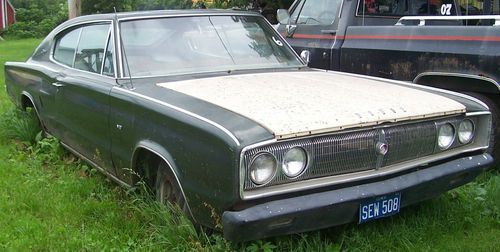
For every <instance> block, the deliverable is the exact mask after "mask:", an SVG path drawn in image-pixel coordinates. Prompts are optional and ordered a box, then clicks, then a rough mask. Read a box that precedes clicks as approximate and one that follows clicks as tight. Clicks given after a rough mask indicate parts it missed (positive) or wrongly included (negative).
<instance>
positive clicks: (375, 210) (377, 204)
mask: <svg viewBox="0 0 500 252" xmlns="http://www.w3.org/2000/svg"><path fill="white" fill-rule="evenodd" d="M400 203H401V194H400V193H394V194H388V195H384V196H380V197H376V198H373V199H370V200H367V201H365V202H363V203H361V204H360V205H359V221H358V223H360V224H361V223H364V222H367V221H371V220H376V219H379V218H383V217H387V216H391V215H394V214H397V213H399V208H400Z"/></svg>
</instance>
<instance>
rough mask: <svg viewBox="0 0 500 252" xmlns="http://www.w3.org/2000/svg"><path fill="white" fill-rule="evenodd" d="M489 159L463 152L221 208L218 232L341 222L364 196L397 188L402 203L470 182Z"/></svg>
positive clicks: (253, 234)
mask: <svg viewBox="0 0 500 252" xmlns="http://www.w3.org/2000/svg"><path fill="white" fill-rule="evenodd" d="M492 162H493V158H492V157H491V156H490V155H489V154H481V155H475V156H469V157H464V158H460V159H456V160H452V161H449V162H446V163H442V164H439V165H435V166H432V167H429V168H426V169H423V170H418V171H415V172H411V173H408V174H404V175H401V176H397V177H394V178H390V179H387V180H383V181H378V182H373V183H368V184H360V185H358V186H352V187H347V188H342V189H337V190H332V191H326V192H320V193H313V194H308V195H304V196H299V197H293V198H286V199H280V200H274V201H270V202H266V203H263V204H259V205H255V206H252V207H249V208H247V209H244V210H242V211H225V212H224V214H223V215H222V225H223V229H224V237H225V238H226V239H228V240H231V241H247V240H255V239H261V238H265V237H270V236H277V235H284V234H293V233H299V232H305V231H310V230H317V229H321V228H326V227H331V226H336V225H341V224H345V223H348V222H351V221H353V220H356V219H357V215H358V210H359V205H360V203H362V202H364V201H365V200H367V199H371V198H374V197H377V196H382V195H386V194H390V193H394V192H400V193H401V207H405V206H408V205H410V204H413V203H416V202H419V201H423V200H426V199H430V198H433V197H436V196H438V195H439V194H441V193H443V192H446V191H448V190H450V189H452V188H455V187H458V186H460V185H463V184H466V183H468V182H470V181H472V180H473V179H474V178H475V177H476V176H477V175H479V174H480V173H481V172H482V171H483V170H484V169H485V168H487V167H488V166H489V165H490V164H491V163H492Z"/></svg>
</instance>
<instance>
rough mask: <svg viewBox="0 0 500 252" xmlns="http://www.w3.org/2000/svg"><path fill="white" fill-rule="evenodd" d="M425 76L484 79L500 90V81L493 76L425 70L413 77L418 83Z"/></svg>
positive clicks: (414, 81)
mask: <svg viewBox="0 0 500 252" xmlns="http://www.w3.org/2000/svg"><path fill="white" fill-rule="evenodd" d="M425 76H449V77H461V78H469V79H476V80H482V81H486V82H490V83H491V84H493V85H495V86H496V87H497V88H498V91H500V84H498V82H497V81H495V80H494V79H492V78H488V77H484V76H479V75H472V74H463V73H445V72H425V73H420V74H419V75H417V77H415V79H413V83H415V84H418V83H417V82H418V80H420V78H422V77H425Z"/></svg>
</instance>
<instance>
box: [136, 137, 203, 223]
mask: <svg viewBox="0 0 500 252" xmlns="http://www.w3.org/2000/svg"><path fill="white" fill-rule="evenodd" d="M138 148H143V149H146V150H148V151H151V152H152V153H154V154H155V155H157V156H158V157H160V158H161V159H163V161H165V163H167V165H168V167H169V168H170V171H172V173H173V174H174V177H175V180H176V181H177V184H178V185H179V188H180V189H181V193H182V196H183V197H184V200H185V201H186V206H187V208H188V211H189V214H190V215H191V218H193V220H194V222H195V223H196V219H195V218H194V215H193V212H192V211H191V207H190V206H189V201H188V198H187V197H186V194H185V193H184V189H183V188H182V184H181V181H180V180H179V177H178V176H177V173H175V171H174V170H173V169H172V165H171V164H170V162H169V161H168V160H167V159H166V158H165V157H163V156H162V155H161V154H160V153H158V152H157V151H155V150H153V149H151V148H149V147H147V146H144V145H138V146H137V147H136V150H137V149H138ZM134 153H135V151H134ZM132 156H134V155H132ZM132 162H133V160H132V161H131V162H130V163H131V166H130V167H133V166H132Z"/></svg>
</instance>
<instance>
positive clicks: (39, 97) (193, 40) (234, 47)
mask: <svg viewBox="0 0 500 252" xmlns="http://www.w3.org/2000/svg"><path fill="white" fill-rule="evenodd" d="M5 73H6V75H5V76H6V89H7V92H8V94H9V96H10V97H11V98H12V100H13V101H14V102H15V103H16V104H17V105H18V106H19V107H20V108H23V109H26V108H28V107H32V108H33V110H34V111H36V115H37V116H38V118H39V120H40V122H41V124H42V126H43V130H44V131H45V132H47V133H48V134H51V135H53V136H55V137H57V138H58V139H60V141H61V144H62V145H63V146H65V147H66V148H67V149H69V150H70V151H72V152H73V153H75V154H76V155H78V156H80V157H81V158H82V159H84V160H86V161H87V162H89V163H90V164H91V165H93V166H95V167H96V168H97V169H99V170H100V171H102V172H103V173H105V174H106V175H107V176H109V177H111V178H112V179H114V180H116V181H117V182H118V183H120V184H122V185H124V186H133V185H134V184H135V183H137V182H138V181H144V182H145V183H146V184H147V185H148V186H150V188H151V189H152V191H153V192H154V193H155V194H156V197H157V198H158V199H159V200H160V201H161V202H171V203H174V204H177V205H178V206H179V207H180V208H181V209H182V210H183V211H184V212H185V214H186V215H187V216H188V218H190V219H191V220H192V221H193V222H194V223H196V224H197V225H200V226H202V227H208V228H212V229H219V230H222V231H223V233H224V236H225V237H226V238H227V239H230V240H233V241H243V240H251V239H258V238H263V237H268V236H274V235H281V234H290V233H296V232H303V231H308V230H314V229H320V228H325V227H330V226H334V225H339V224H343V223H348V222H351V221H357V222H359V223H364V222H366V221H370V220H374V219H378V218H381V217H385V216H390V215H393V214H396V213H398V212H399V211H400V208H402V207H405V206H408V205H410V204H413V203H416V202H419V201H422V200H425V199H429V198H431V197H435V196H437V195H439V194H440V193H443V192H445V191H447V190H449V189H451V188H454V187H457V186H460V185H462V184H464V183H467V182H469V181H471V180H472V179H474V178H475V177H476V176H477V175H478V174H479V173H480V172H481V171H483V170H484V169H485V168H486V167H487V166H488V165H489V164H491V162H492V158H491V156H490V155H488V154H487V153H486V152H485V149H486V148H487V147H488V142H489V136H490V128H491V126H490V124H491V115H490V113H489V111H488V108H487V106H486V105H484V104H483V103H481V102H480V101H478V100H476V99H474V98H471V97H468V96H465V95H462V94H458V93H452V92H448V91H444V90H439V89H431V88H426V87H421V86H416V85H412V84H407V83H403V82H396V81H389V80H384V79H377V78H372V77H366V76H358V75H352V74H345V73H337V72H331V71H323V70H321V71H320V70H314V69H310V68H308V67H307V66H306V65H305V64H304V61H302V59H301V58H300V57H298V56H297V55H296V54H295V53H294V52H293V50H292V49H291V48H290V46H289V45H288V44H287V43H286V41H285V40H284V39H283V38H282V37H281V36H280V35H279V34H278V33H277V32H276V31H274V30H273V28H272V26H271V25H270V24H269V23H268V22H267V21H265V19H264V18H263V17H262V16H260V15H259V14H256V13H246V12H239V11H206V10H205V11H155V12H137V13H119V14H104V15H92V16H84V17H80V18H76V19H73V20H70V21H68V22H66V23H64V24H62V25H60V26H59V27H57V28H56V29H55V30H54V31H53V32H51V33H50V34H49V35H48V36H47V38H45V39H44V40H43V41H42V42H41V44H40V45H39V46H38V48H36V50H35V51H34V52H33V54H32V55H31V57H29V59H28V60H27V61H26V62H22V63H14V62H9V63H7V64H6V65H5Z"/></svg>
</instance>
